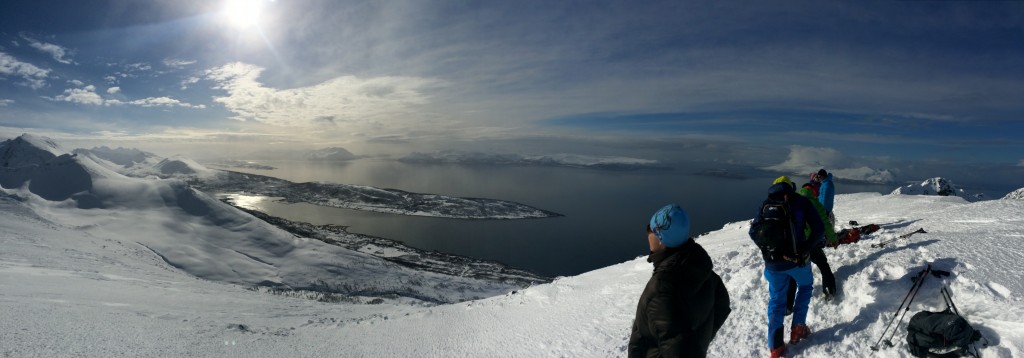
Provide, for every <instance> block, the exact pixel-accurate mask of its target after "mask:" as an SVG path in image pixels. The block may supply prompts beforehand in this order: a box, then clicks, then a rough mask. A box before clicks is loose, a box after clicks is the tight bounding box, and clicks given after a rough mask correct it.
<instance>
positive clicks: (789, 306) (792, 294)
mask: <svg viewBox="0 0 1024 358" xmlns="http://www.w3.org/2000/svg"><path fill="white" fill-rule="evenodd" d="M795 301H796V280H794V279H789V290H788V291H786V315H787V316H788V315H789V314H790V313H793V302H795Z"/></svg>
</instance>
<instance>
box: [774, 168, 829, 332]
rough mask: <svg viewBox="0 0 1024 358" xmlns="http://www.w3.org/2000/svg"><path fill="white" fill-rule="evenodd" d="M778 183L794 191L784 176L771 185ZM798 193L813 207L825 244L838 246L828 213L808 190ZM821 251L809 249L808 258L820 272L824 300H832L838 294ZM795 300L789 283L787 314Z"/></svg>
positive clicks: (791, 284)
mask: <svg viewBox="0 0 1024 358" xmlns="http://www.w3.org/2000/svg"><path fill="white" fill-rule="evenodd" d="M778 183H787V184H789V185H790V186H792V187H793V189H794V190H795V189H796V184H794V183H793V181H792V180H790V179H789V177H787V176H785V175H783V176H781V177H778V178H777V179H775V182H774V183H773V184H778ZM798 193H799V194H800V195H801V196H804V197H806V198H807V199H809V201H810V202H811V203H812V204H813V205H814V208H815V209H816V210H817V212H818V217H819V219H820V220H821V222H822V224H823V226H824V227H825V244H826V245H828V246H829V247H835V246H837V245H839V240H838V239H837V238H836V231H835V228H834V227H832V223H831V222H830V221H829V220H828V213H827V212H826V211H825V208H824V207H823V206H821V203H819V202H818V200H817V196H815V195H814V192H813V191H811V189H810V188H807V187H804V188H801V189H800V190H799V191H798ZM809 230H810V228H809V227H808V228H805V231H809ZM823 249H824V246H822V247H813V248H811V252H810V256H811V257H810V258H811V262H813V263H814V266H818V271H821V288H822V291H824V292H825V299H832V298H834V297H835V295H836V294H837V293H838V291H837V286H836V276H835V274H833V273H832V267H831V266H829V265H828V258H827V257H825V251H824V250H823ZM795 299H796V283H794V282H790V285H789V291H788V292H786V309H787V311H786V312H787V313H788V312H791V311H792V307H793V304H794V301H795Z"/></svg>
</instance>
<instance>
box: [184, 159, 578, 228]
mask: <svg viewBox="0 0 1024 358" xmlns="http://www.w3.org/2000/svg"><path fill="white" fill-rule="evenodd" d="M189 183H190V184H191V185H192V186H193V187H195V188H197V189H199V190H202V191H205V192H209V193H228V194H230V193H239V194H246V195H259V196H267V197H274V198H282V199H281V200H283V201H285V202H289V203H310V204H315V205H321V206H330V207H336V208H345V209H355V210H366V211H375V212H382V213H391V214H402V215H413V216H433V217H443V218H455V219H531V218H549V217H556V216H561V214H558V213H555V212H551V211H547V210H542V209H538V208H535V207H532V206H528V205H525V204H520V203H516V202H511V201H505V200H496V199H486V198H459V197H452V196H445V195H436V194H420V193H410V192H407V191H402V190H398V189H380V188H374V187H369V186H363V185H350V184H337V183H315V182H308V183H293V182H290V181H287V180H283V179H278V178H274V177H269V176H263V175H256V174H247V173H239V172H233V171H219V172H217V173H216V174H215V175H212V176H209V177H197V178H195V179H193V180H190V181H189Z"/></svg>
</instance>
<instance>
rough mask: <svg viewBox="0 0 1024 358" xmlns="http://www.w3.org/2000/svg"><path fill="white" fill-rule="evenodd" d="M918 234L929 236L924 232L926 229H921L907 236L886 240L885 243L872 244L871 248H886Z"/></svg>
mask: <svg viewBox="0 0 1024 358" xmlns="http://www.w3.org/2000/svg"><path fill="white" fill-rule="evenodd" d="M918 233H920V234H927V233H928V232H927V231H924V228H920V229H917V230H916V231H913V232H908V233H906V234H903V235H900V236H898V237H896V238H894V239H889V240H885V241H882V242H879V243H877V244H871V247H872V248H875V247H885V245H888V244H891V243H893V242H895V241H897V240H902V239H906V238H908V237H911V236H913V235H914V234H918Z"/></svg>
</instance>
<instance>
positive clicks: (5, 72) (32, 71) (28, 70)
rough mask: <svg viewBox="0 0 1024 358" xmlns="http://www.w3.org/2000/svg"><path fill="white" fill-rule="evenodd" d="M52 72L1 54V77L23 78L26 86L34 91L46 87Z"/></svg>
mask: <svg viewBox="0 0 1024 358" xmlns="http://www.w3.org/2000/svg"><path fill="white" fill-rule="evenodd" d="M49 74H50V70H44V69H41V68H39V67H36V66H35V65H33V64H31V63H27V62H21V61H18V59H16V58H14V57H13V56H11V55H8V54H6V53H3V52H0V76H17V77H21V78H22V79H23V80H25V82H24V83H23V84H24V85H26V86H29V87H31V88H33V89H40V88H43V86H46V81H45V80H46V77H47V76H48V75H49Z"/></svg>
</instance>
